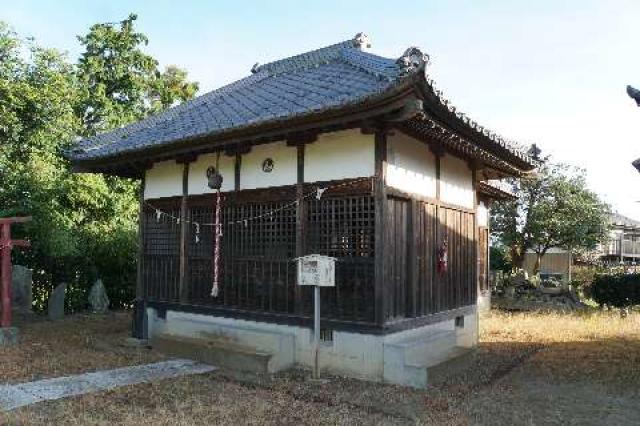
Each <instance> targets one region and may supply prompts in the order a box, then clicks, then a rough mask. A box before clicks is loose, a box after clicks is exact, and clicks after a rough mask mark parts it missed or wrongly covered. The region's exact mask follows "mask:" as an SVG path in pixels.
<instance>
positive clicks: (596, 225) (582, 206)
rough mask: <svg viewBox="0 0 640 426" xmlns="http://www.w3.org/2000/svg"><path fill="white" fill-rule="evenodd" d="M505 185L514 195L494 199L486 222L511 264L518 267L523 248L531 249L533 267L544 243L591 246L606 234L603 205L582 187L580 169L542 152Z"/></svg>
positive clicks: (547, 245) (570, 247)
mask: <svg viewBox="0 0 640 426" xmlns="http://www.w3.org/2000/svg"><path fill="white" fill-rule="evenodd" d="M511 186H512V191H513V193H514V194H515V195H516V198H515V199H514V200H509V201H502V202H498V203H496V204H495V205H494V208H493V209H492V221H491V226H492V231H493V232H494V235H495V237H496V239H497V240H498V242H499V244H501V245H503V246H504V247H506V248H507V249H508V252H509V257H510V259H511V262H512V264H513V266H514V267H515V268H522V266H523V262H524V256H525V253H526V252H527V251H528V250H532V251H533V252H535V253H536V254H537V262H536V265H535V267H534V272H535V273H537V272H538V271H539V268H540V260H541V259H542V257H543V256H544V255H545V254H546V253H547V251H548V250H549V249H550V248H553V247H558V248H563V249H567V250H569V251H570V252H573V251H575V250H580V249H586V250H591V249H594V248H595V247H596V245H597V244H598V243H599V242H602V241H604V240H605V239H606V237H607V231H608V217H609V208H608V206H607V205H606V204H604V203H603V202H602V201H600V199H599V198H598V196H597V195H596V194H595V193H594V192H592V191H590V190H589V189H588V188H587V185H586V182H585V177H584V172H583V171H582V170H579V169H575V168H570V167H568V166H566V165H561V164H553V163H551V162H550V160H549V158H546V159H545V160H543V161H541V162H540V165H539V167H538V169H537V172H536V173H535V174H532V175H530V176H525V177H522V178H520V179H513V180H512V181H511Z"/></svg>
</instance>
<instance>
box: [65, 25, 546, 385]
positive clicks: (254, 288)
mask: <svg viewBox="0 0 640 426" xmlns="http://www.w3.org/2000/svg"><path fill="white" fill-rule="evenodd" d="M369 49H370V45H369V41H368V39H367V37H366V36H364V35H363V34H358V35H357V36H356V37H355V38H353V39H351V40H347V41H344V42H341V43H337V44H333V45H330V46H328V47H323V48H320V49H317V50H313V51H310V52H306V53H302V54H300V55H296V56H292V57H288V58H284V59H281V60H277V61H274V62H270V63H267V64H264V65H258V64H256V65H255V66H254V67H253V69H251V74H250V75H249V76H247V77H244V78H242V79H240V80H238V81H236V82H234V83H231V84H229V85H227V86H224V87H221V88H219V89H216V90H214V91H212V92H210V93H207V94H204V95H202V96H200V97H198V98H195V99H193V100H191V101H188V102H184V103H183V104H181V105H178V106H175V107H173V108H170V109H168V110H166V111H163V112H161V113H159V114H157V115H154V116H151V117H148V118H146V119H144V120H142V121H140V122H137V123H134V124H131V125H128V126H125V127H122V128H119V129H116V130H113V131H110V132H107V133H104V134H100V135H98V136H95V137H92V138H88V139H86V140H83V141H81V142H79V143H78V144H77V145H76V146H75V147H74V148H73V149H72V150H71V151H69V152H68V154H67V156H68V157H69V159H70V160H71V161H72V164H73V166H74V170H75V171H77V172H90V173H104V174H107V175H113V176H123V177H129V178H135V179H139V180H140V182H141V190H140V252H139V254H138V255H139V262H138V282H137V288H136V303H135V313H134V327H133V332H134V336H135V337H138V338H145V339H146V338H148V339H150V342H151V343H152V344H154V345H157V346H158V347H159V348H165V349H167V350H169V351H171V350H173V351H174V352H178V353H180V351H181V350H182V351H187V348H195V349H194V350H193V352H194V353H200V354H201V355H202V354H203V353H205V352H207V351H210V352H211V353H212V354H211V355H210V357H209V358H208V359H210V360H214V361H216V362H219V363H222V364H224V363H230V364H234V360H235V366H236V367H239V368H244V369H249V370H257V371H267V372H274V371H278V370H282V369H286V368H289V367H292V366H295V365H300V366H311V365H312V363H313V359H312V351H311V345H312V342H311V335H312V329H311V327H312V323H313V318H312V314H313V300H312V293H313V290H312V287H306V286H298V285H297V282H296V277H297V275H296V262H295V259H296V258H298V257H300V256H304V255H308V254H321V255H326V256H331V257H333V258H335V259H336V261H335V287H332V288H322V292H321V297H322V303H321V318H322V321H321V327H322V333H321V337H322V345H321V347H320V354H319V358H320V365H321V367H322V369H323V370H326V371H329V372H334V373H338V374H344V375H348V376H352V377H358V378H362V379H367V380H375V381H385V382H389V383H398V384H406V385H412V386H418V387H422V386H425V385H426V383H427V382H428V374H429V369H430V368H431V367H434V366H436V365H438V364H440V363H442V362H443V361H446V360H448V359H451V358H453V357H456V356H458V355H460V354H462V353H464V352H466V351H468V350H469V349H471V348H473V347H474V346H476V345H477V342H478V304H479V301H480V303H481V302H482V299H483V295H486V293H487V291H488V286H487V275H488V274H487V267H488V220H489V209H488V206H489V203H490V202H491V200H493V199H496V198H501V197H507V196H509V195H508V194H506V193H504V192H503V191H502V190H500V189H499V188H498V187H497V186H495V185H493V184H492V183H491V181H494V180H499V179H502V178H505V177H518V176H521V175H523V174H526V173H528V172H530V171H532V170H533V168H534V164H533V162H532V160H531V159H530V158H529V157H528V156H527V154H526V153H524V152H523V151H522V150H521V149H520V148H518V146H516V145H515V144H513V143H511V142H508V141H506V140H504V139H503V138H501V137H500V136H498V135H496V134H495V133H493V132H491V131H489V130H487V129H485V128H483V127H482V126H480V125H479V124H477V123H476V122H474V121H473V120H471V119H470V118H469V117H468V116H466V115H465V114H463V113H461V112H460V111H458V110H456V108H455V107H453V106H452V105H451V103H450V102H449V101H448V100H446V99H444V98H443V96H442V93H441V92H440V91H439V90H437V89H436V88H435V86H434V82H433V81H432V79H431V78H430V77H429V72H428V69H429V68H428V67H429V57H428V56H427V55H426V54H424V53H422V52H421V51H420V50H419V49H418V48H415V47H412V48H409V49H407V50H406V51H405V52H404V54H402V55H401V56H400V57H399V58H393V59H389V58H385V57H381V56H378V55H375V54H373V53H370V52H369ZM247 71H249V70H247ZM220 178H221V182H220ZM212 180H213V181H217V184H219V185H220V198H219V200H220V204H219V207H220V214H219V216H218V217H217V219H216V207H217V200H218V195H217V192H216V190H214V189H212V188H211V187H210V186H209V184H210V183H211V182H212ZM215 184H216V182H214V187H215ZM216 229H219V230H220V231H221V232H220V235H219V236H218V239H217V241H218V243H217V244H216V235H215V234H216V232H215V230H216ZM216 246H217V247H216ZM216 251H217V256H216V255H215V254H214V252H216ZM216 269H217V273H214V270H216ZM214 281H216V291H215V292H214V293H216V294H215V296H212V287H213V286H214ZM198 348H199V349H198ZM216 351H217V352H216ZM214 352H215V353H214ZM216 353H217V355H216ZM220 354H222V355H220ZM250 355H255V357H254V358H251V359H249V358H248V357H249V356H250ZM203 356H204V357H205V358H207V356H208V355H203ZM234 357H235V358H234ZM256 357H257V358H256Z"/></svg>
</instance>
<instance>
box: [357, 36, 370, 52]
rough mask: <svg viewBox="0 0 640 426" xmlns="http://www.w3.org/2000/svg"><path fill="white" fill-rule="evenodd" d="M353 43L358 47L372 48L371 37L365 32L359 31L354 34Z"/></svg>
mask: <svg viewBox="0 0 640 426" xmlns="http://www.w3.org/2000/svg"><path fill="white" fill-rule="evenodd" d="M353 45H354V46H355V47H357V48H358V49H361V50H362V49H370V48H371V39H370V38H369V36H368V35H366V34H365V33H358V34H356V35H355V36H353Z"/></svg>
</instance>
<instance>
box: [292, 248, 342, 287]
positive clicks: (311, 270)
mask: <svg viewBox="0 0 640 426" xmlns="http://www.w3.org/2000/svg"><path fill="white" fill-rule="evenodd" d="M297 260H298V285H315V286H319V287H335V285H336V266H335V265H336V259H335V258H333V257H329V256H322V255H320V254H310V255H307V256H302V257H299V258H298V259H297Z"/></svg>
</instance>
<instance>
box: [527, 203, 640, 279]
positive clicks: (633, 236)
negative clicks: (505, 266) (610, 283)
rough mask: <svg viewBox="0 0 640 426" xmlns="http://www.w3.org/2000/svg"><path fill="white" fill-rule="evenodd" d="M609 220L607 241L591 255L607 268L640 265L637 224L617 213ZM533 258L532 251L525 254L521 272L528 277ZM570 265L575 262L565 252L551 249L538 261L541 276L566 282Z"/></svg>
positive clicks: (533, 263)
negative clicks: (523, 270)
mask: <svg viewBox="0 0 640 426" xmlns="http://www.w3.org/2000/svg"><path fill="white" fill-rule="evenodd" d="M609 219H610V223H611V230H610V232H609V240H608V241H607V242H606V243H604V244H601V245H600V246H599V247H598V248H597V249H596V250H595V253H594V254H595V255H596V257H597V259H598V260H599V262H601V263H602V264H603V265H607V266H619V265H621V264H623V265H627V266H631V265H633V266H635V265H636V264H638V263H640V222H639V221H637V220H634V219H630V218H628V217H626V216H623V215H621V214H619V213H612V214H611V216H610V218H609ZM536 258H537V255H536V253H534V252H533V251H529V252H527V254H526V255H525V264H524V269H525V271H527V273H528V274H529V275H533V270H534V266H535V262H536ZM573 263H574V259H573V257H572V256H571V254H570V253H569V252H568V251H567V250H565V249H561V248H552V249H550V250H549V251H548V252H547V254H545V255H544V256H543V258H542V260H541V262H540V277H541V278H543V279H544V278H547V277H554V278H557V279H560V280H568V279H569V278H570V276H571V267H572V265H573Z"/></svg>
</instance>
